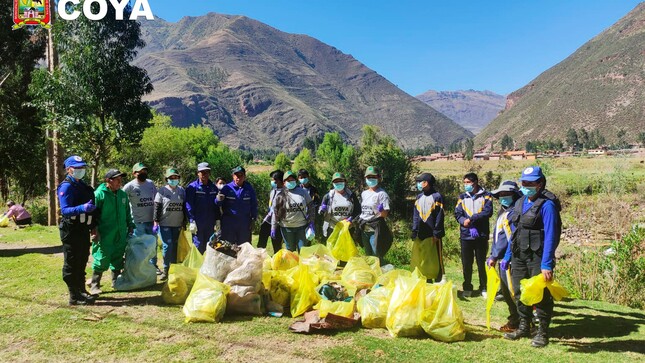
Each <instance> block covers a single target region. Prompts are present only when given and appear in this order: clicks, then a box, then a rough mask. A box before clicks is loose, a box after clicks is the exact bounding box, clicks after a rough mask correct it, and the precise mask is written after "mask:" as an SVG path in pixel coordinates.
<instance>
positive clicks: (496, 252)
mask: <svg viewBox="0 0 645 363" xmlns="http://www.w3.org/2000/svg"><path fill="white" fill-rule="evenodd" d="M511 215H513V207H512V206H511V207H509V208H505V209H504V207H502V209H500V211H499V214H498V216H497V221H496V222H495V226H494V227H493V244H492V246H491V251H490V257H492V258H494V259H495V260H502V259H505V256H506V253H507V252H510V251H511V248H510V246H511V242H512V236H513V232H514V231H515V226H514V225H513V224H512V223H510V221H509V219H510V217H511ZM510 260H511V259H510V255H509V258H508V260H507V261H510Z"/></svg>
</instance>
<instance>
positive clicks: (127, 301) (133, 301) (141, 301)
mask: <svg viewBox="0 0 645 363" xmlns="http://www.w3.org/2000/svg"><path fill="white" fill-rule="evenodd" d="M94 305H95V306H137V305H167V304H166V303H164V301H163V299H162V298H161V296H139V297H131V296H105V295H104V294H101V296H99V298H98V299H97V300H96V303H95V304H94Z"/></svg>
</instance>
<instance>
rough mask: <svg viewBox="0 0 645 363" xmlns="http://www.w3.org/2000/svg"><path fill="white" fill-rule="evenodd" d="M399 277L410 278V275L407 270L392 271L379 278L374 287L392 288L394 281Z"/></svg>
mask: <svg viewBox="0 0 645 363" xmlns="http://www.w3.org/2000/svg"><path fill="white" fill-rule="evenodd" d="M399 277H412V273H411V272H410V271H408V270H401V269H394V270H392V271H388V272H386V273H384V274H383V275H381V276H379V277H378V278H377V279H376V283H375V284H374V285H379V286H388V287H391V288H394V286H393V285H392V284H394V281H396V279H398V278H399ZM390 290H391V289H390Z"/></svg>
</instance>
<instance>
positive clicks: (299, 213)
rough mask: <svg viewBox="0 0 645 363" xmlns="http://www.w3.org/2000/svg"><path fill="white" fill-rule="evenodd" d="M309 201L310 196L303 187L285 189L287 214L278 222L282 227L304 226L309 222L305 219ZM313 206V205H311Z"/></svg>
mask: <svg viewBox="0 0 645 363" xmlns="http://www.w3.org/2000/svg"><path fill="white" fill-rule="evenodd" d="M310 203H311V196H309V192H308V191H307V190H305V189H303V188H300V187H295V188H293V189H292V190H289V191H287V203H286V205H285V207H286V208H287V215H286V216H285V218H284V220H282V221H281V222H280V225H281V226H282V227H287V228H295V227H302V226H306V225H307V223H308V222H309V221H308V220H307V215H308V214H307V213H308V212H307V206H308V205H310ZM312 207H313V206H312Z"/></svg>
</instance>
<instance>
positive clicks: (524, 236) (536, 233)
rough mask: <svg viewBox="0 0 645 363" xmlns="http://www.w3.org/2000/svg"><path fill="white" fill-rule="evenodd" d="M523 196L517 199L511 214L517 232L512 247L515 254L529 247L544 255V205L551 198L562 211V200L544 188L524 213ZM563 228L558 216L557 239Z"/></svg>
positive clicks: (557, 208) (558, 209) (514, 234)
mask: <svg viewBox="0 0 645 363" xmlns="http://www.w3.org/2000/svg"><path fill="white" fill-rule="evenodd" d="M525 198H526V197H522V198H520V199H518V200H517V201H515V206H514V207H513V210H514V211H515V213H513V215H512V216H511V223H513V225H515V228H516V229H515V232H514V233H513V243H512V245H511V249H512V251H513V253H514V254H519V252H520V251H528V250H529V249H530V250H532V251H533V252H536V253H537V254H538V255H542V250H543V248H544V221H543V220H542V213H541V212H540V210H541V209H542V205H543V204H544V203H545V202H546V201H547V200H551V201H553V203H554V204H555V206H556V210H557V211H558V212H559V211H560V208H561V207H560V201H559V200H558V198H557V197H556V196H555V195H554V194H553V193H551V192H549V191H548V190H544V191H542V192H541V193H540V195H539V196H538V197H537V199H536V200H535V201H534V202H533V205H532V206H531V207H530V208H529V210H527V211H526V213H522V210H523V205H524V199H525ZM561 230H562V222H561V220H560V217H559V216H557V222H556V230H555V236H556V238H557V239H559V238H560V232H561Z"/></svg>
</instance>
